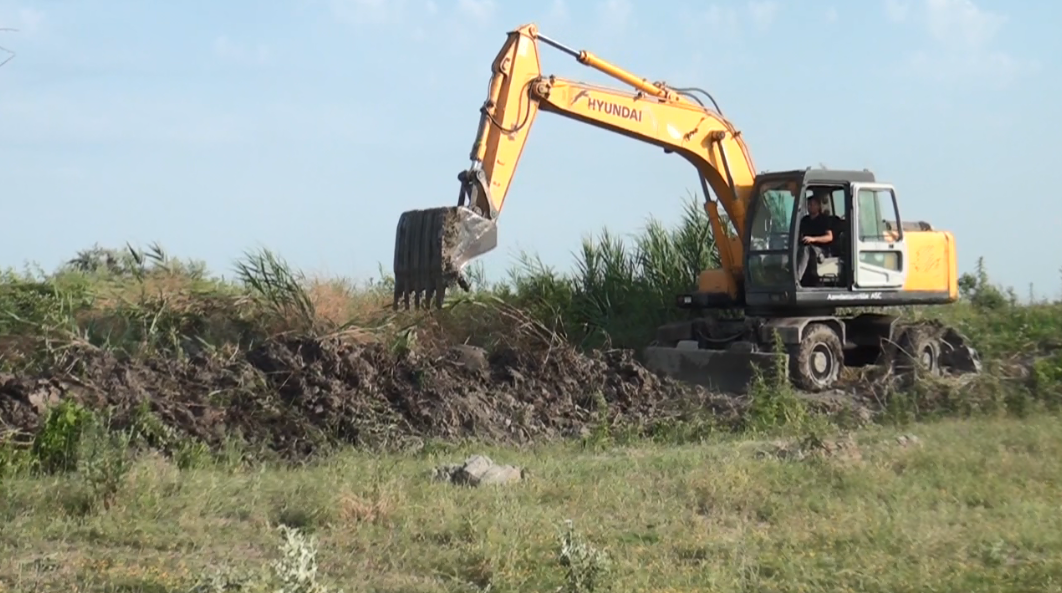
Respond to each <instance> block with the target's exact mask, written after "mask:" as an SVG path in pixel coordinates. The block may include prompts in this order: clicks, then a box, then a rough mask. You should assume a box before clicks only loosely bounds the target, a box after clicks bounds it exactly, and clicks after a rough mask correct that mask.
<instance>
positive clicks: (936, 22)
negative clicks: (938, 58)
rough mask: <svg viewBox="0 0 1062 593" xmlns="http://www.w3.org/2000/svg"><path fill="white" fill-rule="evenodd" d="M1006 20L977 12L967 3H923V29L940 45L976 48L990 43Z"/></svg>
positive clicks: (966, 0)
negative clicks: (924, 4)
mask: <svg viewBox="0 0 1062 593" xmlns="http://www.w3.org/2000/svg"><path fill="white" fill-rule="evenodd" d="M1006 22H1007V17H1006V16H1004V15H1002V14H999V13H995V12H991V11H988V10H984V9H981V8H978V7H977V6H976V5H975V4H974V3H973V2H971V1H970V0H927V1H926V25H927V27H928V28H929V33H930V35H932V36H933V38H934V39H935V40H936V41H937V42H938V43H941V44H944V45H952V44H961V45H963V46H965V47H966V48H974V49H976V48H980V47H984V46H985V45H986V44H988V43H989V42H991V41H992V40H993V39H994V38H995V37H996V35H997V34H998V33H999V30H1000V28H1002V27H1003V25H1004V24H1005V23H1006Z"/></svg>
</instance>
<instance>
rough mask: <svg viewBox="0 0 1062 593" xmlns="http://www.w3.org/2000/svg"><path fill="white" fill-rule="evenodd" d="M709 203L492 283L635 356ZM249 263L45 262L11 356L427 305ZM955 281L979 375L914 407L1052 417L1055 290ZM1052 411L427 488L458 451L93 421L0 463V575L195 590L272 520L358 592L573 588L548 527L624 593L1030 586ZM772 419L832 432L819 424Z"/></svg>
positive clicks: (240, 555)
mask: <svg viewBox="0 0 1062 593" xmlns="http://www.w3.org/2000/svg"><path fill="white" fill-rule="evenodd" d="M697 212H698V211H697V210H696V209H691V217H690V219H689V220H688V221H687V223H686V224H685V225H683V226H682V227H681V228H679V229H678V230H676V231H673V232H671V231H665V230H664V229H662V227H659V226H654V227H651V229H650V231H649V232H647V233H646V234H645V235H644V236H643V237H641V238H640V240H639V241H638V242H636V244H635V248H634V249H632V250H625V249H624V248H623V247H622V246H621V245H619V244H618V243H616V242H615V241H613V240H611V239H608V238H607V237H606V240H604V241H601V242H596V243H595V242H588V243H587V245H586V246H585V248H584V250H583V252H582V253H581V254H580V258H579V262H580V264H581V266H580V268H579V269H578V270H577V272H576V273H575V274H574V275H572V276H561V275H558V274H555V273H553V272H550V271H549V270H544V269H542V268H540V267H536V266H533V265H530V266H525V267H524V268H522V269H520V270H518V272H517V274H516V275H515V276H514V278H513V279H512V280H511V282H509V283H508V284H507V285H506V286H499V287H492V288H491V289H490V290H489V292H491V294H493V295H494V297H496V298H501V299H502V300H505V301H508V302H510V303H512V304H515V305H517V306H519V307H520V308H522V309H525V310H527V311H530V312H531V314H532V316H533V317H534V318H535V319H537V320H538V321H540V322H541V323H543V324H544V325H546V326H548V327H550V328H553V329H555V330H557V331H560V332H562V333H563V334H564V335H565V336H566V337H567V338H569V339H570V340H572V341H574V342H576V343H579V344H582V345H584V346H586V347H596V346H600V345H605V344H609V343H611V344H613V345H618V346H626V347H637V346H640V345H641V344H644V343H645V342H646V341H647V340H648V339H649V338H650V336H651V332H652V329H653V328H654V327H655V326H656V325H658V324H659V323H662V322H665V321H667V320H668V319H670V318H671V317H673V316H675V315H676V314H677V312H675V311H673V310H671V309H670V308H669V307H670V303H671V299H670V297H671V295H672V294H674V293H675V292H677V291H680V290H684V289H685V288H687V287H688V286H689V285H690V284H691V283H692V274H693V272H694V271H695V270H697V269H700V268H701V267H703V266H704V265H706V264H707V263H710V259H711V252H710V250H707V249H705V248H704V247H703V240H702V237H703V233H702V231H703V228H702V225H703V219H701V218H698V216H699V215H698V214H697ZM237 271H238V274H237V278H236V280H235V281H223V280H219V279H217V278H212V277H209V276H208V275H207V274H206V273H205V271H204V270H202V269H201V267H197V266H195V265H194V264H189V263H186V262H175V261H173V260H170V259H168V258H165V257H163V256H162V254H161V253H155V254H154V255H152V254H148V255H144V254H136V255H135V256H128V255H122V254H115V253H106V252H103V251H97V252H90V253H86V254H82V256H80V257H79V259H78V260H77V261H76V262H75V263H74V264H73V265H72V266H70V267H68V268H67V269H64V270H62V271H60V272H58V273H55V274H49V275H41V274H37V275H35V276H33V277H31V276H27V275H24V274H14V273H9V274H7V275H6V276H5V277H4V278H3V282H2V283H0V305H2V309H3V310H4V311H8V312H9V315H7V316H6V317H3V318H2V319H0V335H2V336H3V338H0V340H2V342H0V347H2V353H3V356H2V357H0V366H2V367H3V369H4V370H6V371H14V372H33V371H36V370H38V369H41V368H45V367H47V366H48V364H49V363H50V362H53V361H54V359H55V358H56V357H57V356H59V355H60V354H59V353H61V352H62V346H63V345H65V344H69V343H72V342H78V341H81V342H90V343H92V344H94V345H96V346H98V347H102V348H110V349H113V350H115V351H117V352H121V353H124V354H126V355H130V356H180V355H183V353H185V352H187V350H188V348H189V347H190V346H189V345H190V344H196V345H199V346H202V345H206V346H207V352H208V353H209V355H211V356H230V355H231V354H232V352H234V351H235V350H237V349H241V348H246V347H247V346H248V345H249V344H253V343H256V342H258V341H261V340H263V339H266V338H267V337H268V336H270V335H274V334H275V333H277V332H280V331H317V332H321V331H325V332H336V331H344V332H347V334H348V335H350V336H351V337H352V339H359V340H363V339H383V340H390V341H392V342H397V341H403V342H404V343H406V345H409V344H411V343H413V342H411V341H410V339H409V334H408V333H405V332H403V331H402V329H403V328H404V327H406V326H407V325H408V324H409V323H411V322H412V321H414V320H415V318H416V317H417V316H416V315H398V316H395V315H392V314H391V313H390V312H389V311H388V310H387V306H388V305H389V295H388V288H389V287H388V285H387V283H386V282H383V283H380V284H374V285H370V286H368V287H366V286H353V285H351V284H350V283H347V282H343V281H339V280H307V279H302V278H299V277H298V276H297V275H293V274H292V273H291V271H290V270H289V269H287V268H286V267H285V266H284V265H283V263H282V262H279V261H276V260H274V259H272V258H271V256H270V255H269V254H268V253H262V254H257V255H251V256H248V257H246V258H244V259H243V260H241V264H240V265H239V266H238V270H237ZM481 288H482V290H484V291H487V290H488V289H487V288H485V287H483V286H482V283H481ZM964 294H965V295H966V298H965V300H964V302H963V303H961V304H960V305H958V306H955V307H951V308H946V309H940V310H936V311H934V312H933V313H934V314H935V315H938V316H942V317H944V318H945V319H946V320H947V321H949V322H951V323H954V324H956V325H959V326H960V327H961V328H963V329H964V330H965V331H966V332H967V333H968V334H969V335H970V337H971V338H973V339H974V341H975V343H977V344H978V346H979V347H981V348H982V349H983V351H984V353H985V355H986V357H987V359H988V360H987V361H988V366H989V370H990V371H991V373H990V374H989V376H988V377H987V378H986V379H985V380H984V381H981V382H980V383H978V384H977V385H976V387H977V388H979V389H978V390H976V392H975V390H974V389H972V388H970V387H967V388H964V389H962V390H954V389H953V390H952V393H950V399H949V398H944V399H947V400H948V402H949V405H947V406H937V404H938V403H940V401H942V400H941V398H933V397H925V398H923V399H918V400H915V401H914V403H916V404H917V405H918V410H917V412H918V414H917V415H920V416H924V415H927V414H928V415H932V414H933V413H934V412H940V413H944V414H952V415H954V413H955V412H969V411H970V409H969V407H968V406H963V405H958V406H956V405H953V404H954V403H955V401H956V400H958V401H960V403H961V402H965V401H968V400H973V399H978V398H980V399H981V400H992V399H993V398H995V399H996V400H999V401H997V403H1002V404H1003V405H1002V406H981V408H982V410H983V411H989V412H1000V411H1003V410H1009V411H1011V412H1026V413H1027V412H1028V411H1029V409H1030V406H1038V407H1040V408H1041V409H1043V408H1044V407H1045V406H1046V409H1051V408H1053V407H1054V405H1055V403H1056V402H1057V400H1058V398H1059V397H1060V393H1062V391H1060V385H1062V358H1060V357H1059V355H1058V354H1057V351H1056V353H1055V354H1051V353H1050V348H1049V346H1050V344H1047V343H1046V342H1049V341H1050V340H1051V339H1052V338H1055V336H1058V335H1062V334H1060V330H1062V304H1060V303H1057V302H1042V303H1037V304H1034V305H1029V306H1024V305H1019V304H1017V303H1016V302H1015V301H1014V300H1013V299H1011V298H1008V296H1007V294H1006V292H1005V291H1002V290H1000V289H998V288H997V287H994V286H992V285H991V284H990V283H989V282H988V280H987V277H984V276H983V275H982V276H981V277H978V276H977V275H974V276H970V277H968V278H965V279H964ZM909 313H910V314H913V315H919V314H923V313H924V312H922V311H909ZM441 319H442V322H441V324H437V325H433V326H432V327H433V331H435V332H439V331H442V332H443V333H445V334H447V335H446V337H448V338H449V339H456V340H459V341H460V340H464V339H465V338H469V337H472V338H477V339H480V340H483V339H484V338H485V337H488V338H489V334H490V332H489V331H488V330H489V329H490V328H487V327H484V326H483V325H482V322H481V321H480V322H479V323H476V322H477V320H478V318H472V317H469V316H468V315H467V314H465V313H462V312H461V310H460V309H459V308H458V309H455V310H453V311H450V312H449V313H447V314H445V315H443V316H441ZM421 334H423V330H422V331H421ZM197 347H198V346H197ZM1033 358H1036V360H1037V362H1036V363H1035V364H1030V363H1029V361H1030V360H1032V359H1033ZM1029 369H1031V371H1032V372H1031V377H1029V378H1024V377H1022V374H1023V373H1024V372H1025V371H1026V370H1029ZM926 389H929V390H932V389H936V387H933V388H932V389H930V388H925V389H923V391H925V390H926ZM1000 394H1006V397H1003V396H1002V395H1000ZM922 395H923V396H924V395H926V394H925V393H923V394H922ZM1015 402H1017V403H1015ZM982 403H983V402H982ZM913 409H914V407H913V406H912V407H910V408H908V409H906V410H901V412H903V413H901V414H897V415H893V416H890V417H889V418H890V419H893V420H897V419H901V420H902V419H906V418H910V417H911V414H909V413H907V412H911V411H912V410H913ZM1053 421H1054V416H1041V417H1037V418H1036V419H1033V420H1024V421H1019V420H1015V419H1013V418H1011V419H1007V418H1005V417H1001V416H998V415H987V416H981V417H979V418H974V419H968V420H964V421H957V420H951V421H947V422H943V423H938V424H933V425H918V426H916V427H914V428H911V429H907V430H911V431H914V432H916V433H917V434H918V436H919V437H921V439H922V441H923V443H924V447H922V448H920V449H915V450H908V449H902V448H899V447H897V446H893V445H888V446H886V445H880V446H879V445H874V444H873V443H874V442H879V443H880V442H884V441H888V440H889V439H890V438H891V436H892V435H893V434H894V433H891V432H889V429H887V428H882V427H879V428H877V429H868V430H865V431H861V432H859V433H858V435H859V438H860V439H861V440H865V441H867V444H865V445H864V446H862V447H861V450H862V454H863V455H862V456H863V459H862V461H861V462H852V461H850V460H846V459H842V458H837V459H833V458H831V459H828V460H825V461H803V462H785V463H782V462H778V461H772V460H769V459H768V460H761V459H756V458H755V456H753V455H752V454H751V453H752V451H751V450H752V449H754V448H755V447H754V446H753V445H752V444H750V443H752V441H743V442H737V441H731V442H726V443H716V444H702V443H697V442H695V441H690V442H688V443H687V444H684V445H682V446H679V447H673V448H658V447H654V446H650V445H647V444H645V443H631V444H628V446H627V448H621V449H612V450H607V449H606V450H604V451H582V450H578V449H574V448H566V447H559V446H556V445H555V446H553V447H551V448H546V449H541V448H539V449H535V450H531V451H524V452H504V451H498V452H495V456H496V457H498V458H500V460H502V461H506V462H519V463H523V464H526V465H527V466H529V467H530V468H531V469H532V471H533V472H534V478H533V481H532V482H530V483H528V484H524V485H520V486H517V487H515V488H510V489H506V490H503V491H494V490H484V491H463V490H456V489H453V488H449V487H444V486H440V485H437V484H430V483H428V482H427V481H426V480H425V479H424V477H423V475H422V474H421V472H422V471H423V470H425V469H427V468H429V467H430V466H431V465H432V464H434V463H436V462H438V461H456V460H459V459H460V458H461V456H462V453H460V452H453V453H452V454H450V455H447V456H446V459H443V460H436V459H429V458H427V457H424V456H423V455H422V456H420V457H386V458H375V459H373V458H369V457H367V456H364V455H361V454H358V453H354V452H351V453H348V454H345V455H344V456H342V457H340V458H336V459H329V460H323V461H322V463H321V466H320V467H313V468H303V469H291V468H287V469H285V468H260V469H259V470H250V469H248V468H245V467H238V466H236V465H234V464H232V463H229V462H226V461H225V459H224V455H223V456H222V459H220V460H219V461H218V462H217V463H218V465H216V466H209V464H208V466H207V467H204V466H203V465H202V464H203V463H204V461H203V460H198V461H196V462H195V463H188V462H187V460H185V461H182V464H184V465H188V466H189V467H187V468H186V469H180V470H178V469H176V468H175V467H174V466H173V465H172V464H171V462H168V461H162V460H158V459H154V458H151V457H148V458H143V459H139V460H137V459H136V458H134V457H132V456H130V452H129V451H128V450H127V449H126V444H125V443H124V442H123V441H121V440H120V439H118V440H116V439H115V438H113V436H112V437H106V438H101V437H99V435H97V436H96V437H92V438H88V437H86V436H85V435H82V437H81V438H80V441H79V444H78V445H77V446H78V447H79V448H80V450H81V457H82V458H83V462H82V463H80V465H79V471H78V472H76V473H70V474H60V475H41V474H39V473H37V472H32V471H25V470H19V469H18V468H11V467H9V468H8V471H7V473H3V472H0V474H2V476H0V505H2V506H0V508H2V511H0V512H2V513H3V518H4V519H5V521H4V523H3V524H2V528H0V558H3V559H4V560H2V561H0V575H13V576H11V577H8V578H7V580H6V581H5V580H0V584H2V585H3V586H6V587H8V588H9V589H10V588H14V590H26V589H27V588H29V589H32V586H31V585H32V583H45V584H48V583H50V584H51V586H52V587H53V588H54V590H73V587H74V584H75V583H77V582H79V580H82V579H84V580H85V581H84V582H85V583H87V584H85V585H84V588H83V590H100V591H107V590H109V591H181V590H187V587H188V586H189V584H190V583H191V582H193V581H195V580H198V579H199V578H200V577H202V576H203V575H205V574H209V573H210V572H211V570H213V568H215V567H216V566H218V565H219V564H220V565H227V564H237V565H244V566H249V567H257V568H261V567H263V566H265V561H266V559H267V558H272V557H274V556H275V553H274V552H275V549H274V547H275V545H276V543H277V541H278V539H277V537H278V536H277V533H276V531H275V530H274V529H273V528H272V526H273V525H275V524H276V523H278V522H287V523H290V524H294V525H297V526H300V527H302V528H305V529H307V530H312V531H315V532H316V533H317V534H318V535H319V536H320V537H321V538H322V541H321V543H322V552H321V562H322V569H323V571H324V572H325V573H327V575H328V576H329V577H331V578H335V579H338V580H339V581H341V584H342V586H343V588H345V589H346V590H348V591H349V590H381V591H399V590H406V591H408V590H414V591H416V590H423V591H436V590H446V591H470V590H475V589H474V588H469V587H468V586H466V585H464V584H462V583H464V582H465V581H478V582H480V584H482V583H484V582H486V581H485V579H487V578H488V577H490V579H491V580H492V582H494V589H492V590H494V591H503V590H546V588H547V587H553V586H555V585H557V584H559V583H560V582H561V581H562V580H563V569H562V568H560V567H558V566H557V564H556V562H555V559H554V555H555V553H556V543H557V542H556V537H555V535H556V532H557V530H558V529H560V528H561V526H562V522H563V520H565V519H568V518H571V519H574V520H575V521H576V526H577V528H578V529H579V530H580V531H582V532H585V533H586V534H587V535H589V536H591V538H592V539H593V541H594V542H595V545H599V546H602V547H604V548H605V549H607V550H608V552H609V553H610V554H611V556H612V557H613V559H614V561H615V566H614V568H613V569H612V571H611V572H610V574H611V576H612V577H614V578H615V579H616V580H617V586H618V590H643V589H644V588H645V585H647V584H650V583H651V584H654V585H661V586H663V585H667V586H669V587H671V588H672V589H674V590H697V589H698V588H700V589H701V590H703V584H704V583H705V582H708V583H716V584H717V586H718V590H724V591H725V590H734V591H738V590H772V587H773V590H800V587H799V585H804V586H805V588H806V589H807V590H822V589H834V588H838V589H843V588H844V587H848V588H850V589H851V590H870V591H873V590H882V591H884V590H901V591H902V590H912V591H913V590H915V589H918V590H923V589H925V588H929V586H930V585H937V586H938V590H955V591H959V590H962V591H968V590H978V589H982V590H1000V589H1002V588H1009V589H1011V590H1029V589H1030V588H1035V587H1034V585H1035V584H1040V585H1042V584H1043V583H1045V582H1046V581H1045V579H1047V578H1049V577H1051V576H1052V575H1054V579H1055V581H1056V582H1057V581H1058V580H1059V579H1060V578H1062V575H1060V573H1059V567H1058V565H1057V560H1052V557H1056V558H1057V557H1059V556H1058V550H1057V544H1058V536H1057V533H1058V532H1059V531H1058V525H1056V524H1055V523H1057V518H1056V517H1055V515H1057V513H1055V514H1052V511H1051V509H1053V508H1054V507H1052V506H1051V505H1055V506H1057V503H1056V502H1055V501H1057V500H1058V494H1059V493H1058V492H1057V491H1056V490H1057V488H1059V483H1060V482H1059V476H1060V472H1059V465H1058V463H1059V462H1058V461H1057V460H1058V458H1059V456H1058V449H1059V447H1060V444H1062V441H1060V438H1062V437H1060V436H1059V433H1058V432H1057V431H1056V430H1054V428H1053V426H1054V425H1053ZM786 429H787V430H788V432H789V433H790V434H793V435H796V436H797V437H798V438H800V437H807V436H809V435H827V436H828V435H829V434H831V429H830V428H829V427H824V426H822V425H821V424H815V423H810V424H807V425H798V426H788V427H786ZM691 434H692V433H691ZM60 436H61V435H60ZM38 438H40V437H38ZM746 438H747V439H761V440H762V439H763V438H765V437H763V436H762V435H749V436H748V437H746ZM5 440H6V441H7V442H8V445H6V446H5V445H0V453H3V452H4V449H5V447H7V450H8V452H10V451H11V448H12V447H13V446H14V445H11V443H14V442H15V441H16V439H15V438H14V437H13V436H12V435H10V434H7V433H4V432H3V427H0V442H3V441H5ZM679 440H681V439H679ZM742 443H743V444H742ZM0 461H3V455H0ZM193 461H195V460H193ZM131 463H135V465H133V466H130V465H129V464H131ZM0 466H3V463H0ZM1053 522H1054V523H1053ZM212 557H215V558H214V559H213V560H212ZM484 575H487V576H484ZM534 584H538V585H540V586H537V587H536V586H532V585H534ZM664 588H666V587H664ZM0 590H2V589H0ZM573 590H580V591H589V590H592V589H588V588H586V587H583V588H576V589H573ZM1041 590H1044V589H1043V588H1042V587H1041Z"/></svg>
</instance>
